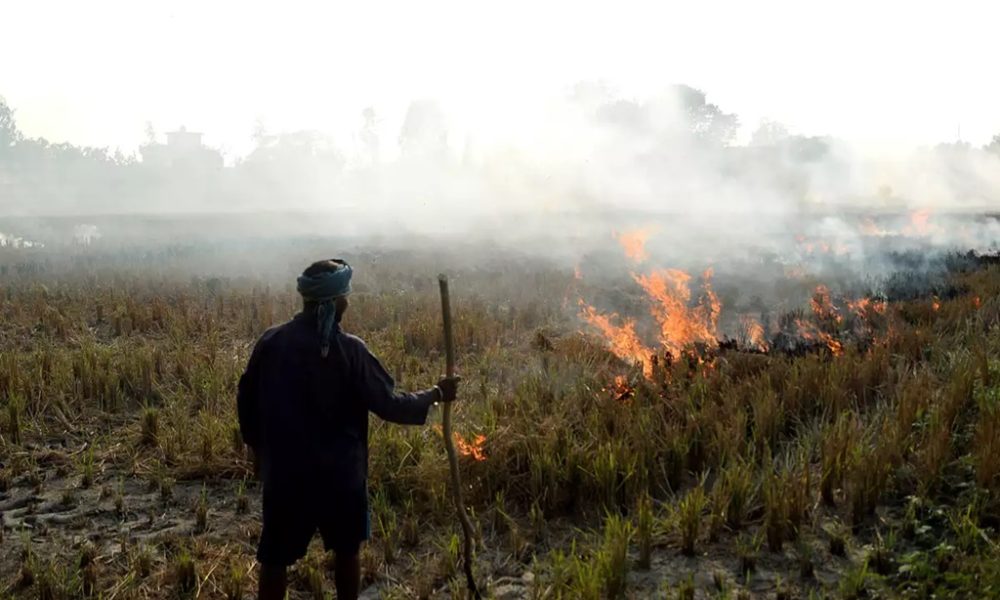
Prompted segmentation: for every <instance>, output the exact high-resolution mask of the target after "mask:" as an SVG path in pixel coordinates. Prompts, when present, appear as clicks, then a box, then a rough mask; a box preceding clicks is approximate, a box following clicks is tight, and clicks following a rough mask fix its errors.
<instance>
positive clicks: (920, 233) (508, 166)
mask: <svg viewBox="0 0 1000 600" xmlns="http://www.w3.org/2000/svg"><path fill="white" fill-rule="evenodd" d="M520 108H521V109H523V106H521V107H520ZM518 114H519V115H521V117H520V119H521V120H520V122H519V123H516V124H512V125H511V126H510V127H508V128H506V129H504V128H498V127H488V126H479V125H482V124H483V122H484V121H487V122H488V121H490V116H489V115H480V117H479V118H480V123H479V124H478V125H477V123H470V122H464V123H462V122H461V121H460V120H459V119H455V118H453V117H452V116H451V114H450V113H449V110H448V107H447V105H445V104H442V103H439V102H436V101H434V100H419V101H415V102H413V103H411V105H410V106H409V108H408V110H406V111H405V113H404V114H403V115H401V116H398V115H380V114H377V113H376V112H375V111H374V110H373V109H366V110H365V111H363V112H362V113H361V114H360V115H359V119H358V129H357V131H356V132H355V133H354V134H353V136H352V137H350V138H333V137H331V136H329V135H326V134H323V133H320V132H316V131H296V132H268V131H267V130H266V127H265V126H264V125H263V124H259V125H258V127H257V128H256V130H255V132H254V142H255V147H254V149H253V150H252V151H251V152H250V153H249V154H247V155H246V156H243V157H239V158H237V159H236V160H235V161H231V162H230V164H226V165H225V166H223V163H222V160H221V157H220V155H219V154H218V153H217V152H214V151H212V150H211V149H210V148H206V147H204V146H203V145H201V142H200V141H198V140H196V139H195V138H193V137H192V136H191V135H190V134H188V133H187V132H183V131H181V132H180V133H181V134H183V135H180V136H178V135H177V134H176V133H172V134H170V135H164V134H162V133H160V134H157V132H156V131H155V130H151V131H150V135H149V137H150V140H149V143H148V144H147V145H146V146H144V147H143V148H142V149H140V152H139V155H138V156H135V157H122V156H112V155H110V154H109V153H107V152H106V151H105V152H104V153H103V154H100V153H99V152H96V151H95V150H94V149H76V150H78V151H77V152H76V153H75V154H73V152H70V151H71V150H73V149H72V148H71V147H70V148H67V147H65V146H66V145H62V146H61V147H60V149H58V151H56V150H53V148H55V147H54V146H51V145H48V146H47V145H45V144H42V143H40V142H39V141H38V140H24V139H20V138H19V139H20V141H18V142H17V143H14V144H12V145H11V147H10V148H5V149H4V153H3V155H0V173H3V174H4V179H3V181H4V182H5V185H4V186H3V188H2V190H0V191H2V192H3V197H0V209H2V210H3V211H4V212H5V213H7V214H22V215H33V216H36V217H37V216H50V215H61V216H63V217H68V216H70V215H72V216H73V217H74V218H73V219H68V220H67V221H66V223H69V227H70V229H69V230H68V231H67V230H66V228H65V227H63V228H62V229H60V228H59V227H54V228H53V227H52V226H51V223H49V224H48V225H47V226H46V227H45V228H38V227H37V225H38V223H40V222H41V221H39V220H38V219H34V220H31V221H30V222H31V223H34V224H35V225H36V229H35V230H34V231H24V232H14V235H20V236H22V237H24V238H26V239H28V238H32V239H33V238H34V237H37V236H43V237H45V236H48V237H49V238H52V237H54V236H55V237H58V238H61V239H62V240H63V241H66V240H75V241H76V242H77V243H79V244H86V245H100V244H102V243H113V242H114V240H116V239H120V238H124V237H128V238H129V239H133V240H147V241H154V240H156V239H158V238H160V237H164V238H167V239H168V240H169V241H172V242H177V241H178V240H179V239H183V237H184V236H180V237H178V236H177V235H175V234H174V233H171V234H170V235H164V234H163V233H162V231H160V232H157V227H160V228H161V230H164V228H163V223H164V220H166V221H170V220H171V219H173V218H180V217H179V216H178V215H193V216H191V217H190V218H191V219H194V220H198V219H200V220H201V222H202V223H209V222H210V223H212V225H211V227H207V226H206V227H179V228H178V229H180V230H182V231H183V232H186V233H187V234H188V237H191V238H192V239H193V238H194V237H195V235H196V233H199V232H200V234H206V231H205V230H206V229H210V230H211V234H210V235H213V236H215V237H219V236H222V237H225V236H227V235H230V236H233V237H240V236H243V237H246V236H250V237H255V238H273V237H281V236H334V237H337V236H339V237H342V238H350V239H363V238H368V239H371V240H374V241H377V242H379V243H383V244H385V243H392V242H393V241H398V240H402V239H406V240H413V239H416V238H423V239H430V240H438V241H439V242H442V243H456V242H465V241H468V240H478V241H488V242H489V243H491V244H495V245H497V246H499V247H504V248H516V249H518V250H519V251H522V252H526V253H536V254H542V255H545V256H547V257H550V258H553V259H556V260H559V261H562V262H564V263H566V264H570V263H575V262H579V261H580V259H581V257H583V256H587V255H588V254H592V253H595V252H599V251H605V252H606V251H609V250H611V249H613V248H614V244H615V239H614V235H615V233H616V232H618V233H619V234H620V233H621V232H625V231H629V230H631V229H635V228H643V227H653V231H654V233H652V234H651V235H650V239H649V240H648V243H647V250H648V252H650V254H651V255H652V258H653V259H654V260H656V261H657V262H661V263H664V264H667V265H670V266H677V267H680V268H686V269H700V268H703V267H705V266H707V265H712V264H720V263H725V262H727V261H729V262H732V261H737V262H738V261H740V260H743V258H744V257H745V256H747V254H753V255H756V256H764V255H776V256H779V257H781V258H782V260H796V261H799V262H802V261H805V262H808V263H815V264H813V265H812V266H811V268H814V269H818V270H822V269H823V267H824V265H825V264H827V263H828V262H830V261H829V260H828V258H829V257H831V256H832V257H835V258H836V260H837V262H838V263H839V264H849V265H852V268H855V269H857V270H859V271H861V270H864V271H869V272H871V271H874V272H884V271H886V270H887V269H890V268H891V265H890V264H889V263H888V262H887V261H886V260H885V255H886V253H887V247H890V246H894V245H895V244H896V242H899V243H900V244H902V245H903V246H906V245H907V244H908V243H909V242H906V243H903V241H904V240H913V239H918V240H919V245H920V246H921V247H922V248H923V249H925V250H935V249H941V250H943V249H952V248H961V249H978V250H985V249H988V248H992V247H993V245H994V241H993V240H994V239H995V237H996V234H997V233H998V232H997V228H998V225H997V222H996V221H994V220H993V219H991V218H986V217H985V214H986V213H987V212H988V211H990V210H991V207H992V206H993V205H994V203H995V201H996V199H997V196H998V191H1000V157H998V156H997V154H995V153H992V152H988V151H985V150H980V149H976V148H972V147H969V146H968V145H966V144H961V143H956V144H942V145H940V146H938V147H935V148H917V149H912V150H911V151H908V152H899V151H895V152H894V153H892V154H890V153H887V152H885V151H875V150H874V149H871V148H865V147H858V146H856V145H852V144H851V143H849V142H847V141H843V140H838V139H836V138H832V137H823V136H806V135H798V134H795V133H794V132H789V131H788V130H787V128H785V127H783V126H781V125H780V124H776V123H773V122H767V123H762V124H761V127H760V128H758V130H757V131H756V132H755V133H754V134H753V135H751V136H750V143H748V144H737V143H736V139H737V135H738V132H739V130H740V123H739V117H738V115H735V114H732V113H729V112H727V111H726V109H725V107H720V106H717V105H715V104H713V103H712V102H711V99H710V98H709V97H707V96H706V95H705V94H704V93H702V92H700V91H698V90H695V89H693V88H690V87H687V86H679V85H678V86H671V87H668V88H666V89H665V90H664V91H663V92H662V93H660V94H657V95H655V96H652V97H647V98H626V97H621V96H620V95H619V94H617V93H616V92H615V90H614V89H613V88H611V87H609V86H607V85H603V84H596V83H582V84H579V85H577V86H574V87H573V88H572V89H570V90H567V93H566V94H565V95H564V96H563V97H560V98H557V99H554V100H547V101H540V102H538V104H537V107H536V108H535V109H534V110H533V111H528V112H525V111H523V110H521V111H520V112H518ZM495 120H496V121H497V122H498V123H512V120H511V117H510V115H503V114H497V115H495ZM397 123H398V128H396V129H395V131H393V130H392V129H390V128H389V127H388V125H387V124H393V125H395V124H397ZM15 133H16V132H15ZM171 136H173V138H171ZM13 137H17V136H13ZM12 139H13V138H12ZM177 140H182V141H181V142H178V141H177ZM46 144H47V143H46ZM19 149H22V150H23V153H22V154H18V151H19ZM30 153H33V154H31V155H30V156H29V154H30ZM66 154H73V156H71V157H70V159H72V160H71V161H70V162H67V161H69V160H70V159H67V158H66V157H65V156H64V155H66ZM60 161H62V162H60ZM88 161H89V162H88ZM64 164H71V165H72V168H67V169H64V171H65V173H64V175H63V177H62V179H61V180H60V181H58V182H56V183H52V182H51V181H49V180H46V179H45V178H43V177H39V176H38V175H39V173H44V172H52V171H53V170H54V169H55V167H59V166H60V165H64ZM151 214H159V215H161V216H163V217H164V218H163V219H161V220H159V221H155V220H154V221H149V220H148V219H146V217H143V218H138V217H137V218H135V219H134V220H133V222H132V223H131V225H130V226H129V227H130V229H129V231H127V232H125V231H115V227H116V226H119V227H124V226H123V225H121V224H120V223H121V222H119V223H118V225H116V224H114V223H110V222H109V223H98V222H97V220H95V219H94V218H93V215H151ZM171 215H172V216H171ZM219 215H223V216H222V217H221V218H220V217H219ZM225 215H229V216H228V217H227V216H225ZM253 215H263V216H260V217H253ZM915 216H916V217H915ZM914 218H917V219H918V222H914ZM143 219H146V221H144V220H143ZM144 227H146V228H148V229H147V230H143V228H144ZM8 229H9V227H8ZM39 229H47V230H46V231H40V230H39ZM166 229H169V230H170V231H175V230H174V229H171V228H169V227H168V228H166ZM43 241H46V242H50V243H51V242H56V241H59V239H46V240H43ZM818 259H822V260H818Z"/></svg>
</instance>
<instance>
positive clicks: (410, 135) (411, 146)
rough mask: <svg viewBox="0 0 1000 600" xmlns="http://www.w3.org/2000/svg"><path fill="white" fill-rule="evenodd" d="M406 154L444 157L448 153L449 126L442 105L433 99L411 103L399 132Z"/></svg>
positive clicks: (402, 147) (400, 141)
mask: <svg viewBox="0 0 1000 600" xmlns="http://www.w3.org/2000/svg"><path fill="white" fill-rule="evenodd" d="M399 147H400V150H401V151H402V153H403V154H404V155H405V156H420V157H423V158H435V159H439V160H440V159H443V158H444V157H445V156H447V153H448V126H447V121H446V119H445V116H444V111H443V110H442V109H441V106H440V105H439V104H438V103H437V102H435V101H433V100H417V101H414V102H411V103H410V106H409V108H407V110H406V117H405V118H404V119H403V127H402V128H401V129H400V132H399Z"/></svg>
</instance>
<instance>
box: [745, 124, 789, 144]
mask: <svg viewBox="0 0 1000 600" xmlns="http://www.w3.org/2000/svg"><path fill="white" fill-rule="evenodd" d="M787 139H788V128H787V127H785V126H784V125H782V124H781V123H778V122H777V121H771V120H769V119H762V120H761V122H760V125H758V126H757V130H756V131H754V132H753V134H751V136H750V145H751V146H776V145H778V144H780V143H781V142H783V141H785V140H787Z"/></svg>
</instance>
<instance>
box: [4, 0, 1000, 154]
mask: <svg viewBox="0 0 1000 600" xmlns="http://www.w3.org/2000/svg"><path fill="white" fill-rule="evenodd" d="M994 6H995V3H993V2H989V1H982V2H963V1H954V0H953V1H951V2H940V1H938V2H920V1H914V0H909V1H876V0H867V1H854V0H850V1H843V0H842V1H839V2H812V1H804V0H788V1H780V0H767V1H764V0H757V1H755V2H746V1H741V0H736V1H732V2H720V1H714V2H713V1H699V2H693V1H691V0H685V1H683V2H665V1H661V2H648V3H641V2H627V1H622V0H617V1H615V2H603V3H589V2H581V1H579V0H576V1H572V2H541V1H538V0H535V1H531V2H521V1H513V0H507V1H505V2H491V3H484V2H476V1H472V0H456V1H429V0H423V1H420V2H413V1H395V2H390V1H381V0H357V1H354V2H331V1H324V2H299V1H287V0H286V1H284V2H280V3H279V2H273V1H272V2H253V1H247V0H241V1H239V2H224V1H219V0H213V1H207V0H198V1H195V0H171V1H161V2H150V1H136V0H122V1H112V0H89V1H87V2H79V1H78V0H62V1H56V0H8V1H6V2H4V3H3V7H2V9H0V15H2V19H3V22H4V24H3V27H2V34H0V95H3V96H4V97H6V99H7V101H8V103H10V104H11V105H13V106H14V107H15V108H16V109H17V117H18V121H19V124H20V126H21V128H22V129H23V130H24V131H25V132H26V133H27V134H28V135H30V136H44V137H46V138H48V139H49V140H51V141H64V140H68V141H71V142H73V143H78V144H89V145H101V146H119V147H122V148H123V149H125V150H132V149H134V148H135V147H136V146H137V145H138V144H139V143H141V141H142V139H143V136H144V133H143V131H144V126H145V123H146V122H147V121H151V122H152V123H153V124H154V125H155V127H156V128H157V129H158V130H160V131H163V130H166V129H173V128H175V127H177V126H178V125H180V124H185V125H186V126H187V127H188V128H189V129H196V130H201V131H204V132H206V141H208V142H209V143H211V144H214V145H217V146H221V147H222V148H223V149H224V150H226V151H227V152H229V153H230V154H233V153H236V154H239V153H243V152H245V151H246V150H247V149H248V147H249V144H250V141H249V137H250V132H251V131H252V130H253V127H254V123H255V121H257V120H258V119H261V120H262V121H263V122H264V123H265V125H266V126H267V128H268V129H271V130H288V129H298V128H317V129H321V130H327V131H331V132H335V133H337V134H340V135H341V136H344V135H348V133H347V132H349V131H351V130H353V129H355V128H356V127H357V126H358V125H359V123H360V113H361V110H362V109H363V108H365V107H366V106H373V107H374V108H375V109H376V111H377V113H378V114H380V115H381V116H382V117H383V119H384V122H383V125H384V126H385V127H386V130H387V131H392V132H394V131H397V130H396V129H394V128H395V127H396V125H397V124H398V122H399V120H400V119H401V117H402V114H403V113H404V111H405V108H406V106H407V104H408V103H409V101H410V100H412V99H415V98H428V97H430V98H436V99H438V100H440V101H441V103H442V105H443V106H444V107H445V109H446V111H447V113H448V114H449V116H450V117H451V118H452V119H453V120H454V123H455V127H456V129H457V130H459V131H473V132H475V133H476V135H477V136H479V137H485V138H487V139H488V138H490V137H494V136H495V137H504V136H506V135H512V132H514V134H516V132H517V131H518V129H519V128H521V129H524V128H530V127H532V124H533V122H535V121H534V120H536V119H537V118H539V117H538V115H537V114H535V111H536V109H537V108H538V107H540V106H542V105H544V104H545V103H546V102H551V101H552V100H553V99H555V98H558V97H559V96H560V95H561V94H564V93H565V90H566V88H567V86H569V85H570V84H572V83H574V82H577V81H580V80H596V79H601V80H606V81H607V82H609V83H611V84H613V85H615V86H616V87H617V88H618V89H619V90H620V91H621V93H622V94H623V95H625V96H626V97H641V96H645V95H648V94H652V93H655V92H656V91H657V90H659V89H661V88H662V87H663V86H665V85H667V84H671V83H686V84H689V85H692V86H695V87H697V88H700V89H702V90H704V91H705V92H707V93H708V95H709V99H710V100H711V101H713V102H715V103H717V104H719V105H721V106H722V107H723V109H725V110H727V111H731V112H736V113H738V114H739V115H740V117H741V119H742V121H743V123H744V131H743V132H742V135H743V136H744V138H745V137H746V136H747V135H748V134H749V131H751V130H752V129H753V128H755V127H756V125H757V123H758V122H759V120H760V119H761V118H764V117H766V118H771V119H775V120H778V121H781V122H783V123H785V124H787V125H788V126H789V127H790V128H791V129H792V130H793V131H797V132H801V133H807V134H819V133H831V134H834V135H838V136H841V137H844V138H847V139H851V140H855V141H859V142H865V143H874V144H880V145H881V144H887V145H894V146H902V145H919V144H933V143H936V142H939V141H951V140H954V139H955V138H956V137H957V133H958V128H959V126H961V133H962V137H963V139H965V140H967V141H969V142H972V143H974V144H983V143H985V142H987V141H988V140H989V138H990V137H991V136H992V135H993V134H995V133H998V132H1000V79H998V78H997V77H996V75H995V73H996V64H995V63H996V55H997V51H996V48H997V47H996V43H995V36H996V23H997V22H998V19H997V18H998V17H1000V9H998V8H994ZM393 135H394V133H393ZM341 139H343V137H342V138H341Z"/></svg>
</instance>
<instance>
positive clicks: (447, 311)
mask: <svg viewBox="0 0 1000 600" xmlns="http://www.w3.org/2000/svg"><path fill="white" fill-rule="evenodd" d="M438 283H439V284H440V286H441V315H442V317H443V318H444V352H445V365H446V368H445V373H446V374H447V376H448V377H454V376H455V343H454V341H453V338H452V335H451V299H450V296H449V295H448V278H447V277H446V276H444V275H439V276H438ZM441 430H442V433H443V434H444V448H445V451H447V453H448V467H449V468H450V470H451V496H452V499H454V501H455V509H456V510H457V511H458V520H459V521H460V522H461V523H462V534H463V535H464V537H465V547H464V562H465V564H464V565H463V566H464V568H465V583H466V584H467V585H468V587H469V597H470V598H475V599H476V600H480V599H481V598H482V595H481V594H480V593H479V588H477V587H476V580H475V578H474V577H473V576H472V536H473V533H472V522H471V521H469V514H468V513H467V512H466V511H465V501H464V500H462V477H461V475H460V474H459V472H458V454H457V453H456V452H455V442H454V440H453V439H452V433H451V402H445V403H444V410H443V411H442V413H441Z"/></svg>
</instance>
